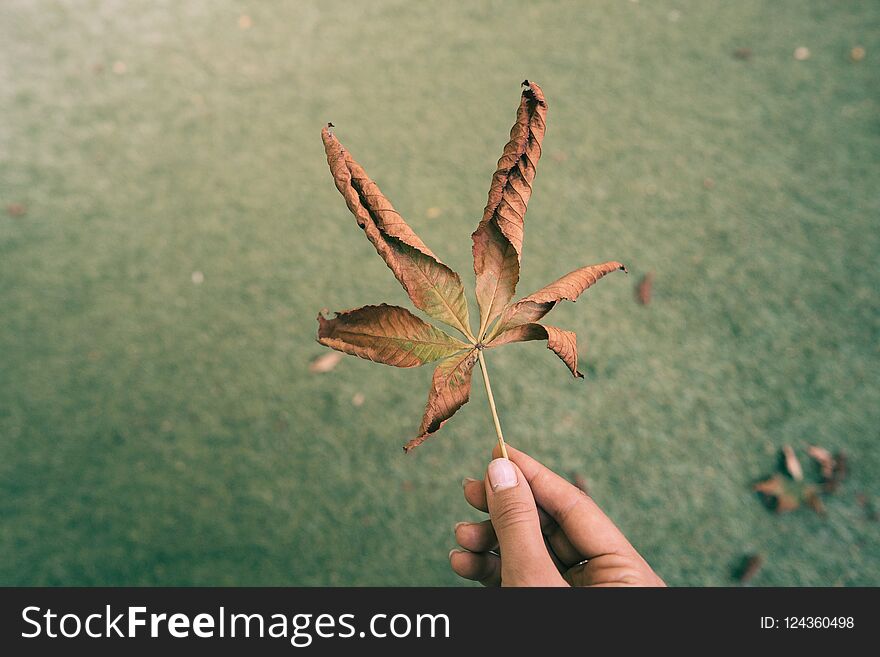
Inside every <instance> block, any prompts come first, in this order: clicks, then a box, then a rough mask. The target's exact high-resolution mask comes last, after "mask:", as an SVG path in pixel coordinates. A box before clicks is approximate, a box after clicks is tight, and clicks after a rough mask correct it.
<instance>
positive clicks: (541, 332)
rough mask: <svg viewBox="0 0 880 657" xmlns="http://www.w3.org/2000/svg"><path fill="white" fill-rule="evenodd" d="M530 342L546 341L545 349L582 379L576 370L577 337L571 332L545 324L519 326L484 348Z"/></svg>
mask: <svg viewBox="0 0 880 657" xmlns="http://www.w3.org/2000/svg"><path fill="white" fill-rule="evenodd" d="M530 340H546V341H547V348H548V349H549V350H550V351H552V352H553V353H555V354H556V355H557V356H559V358H561V359H562V362H563V363H565V365H566V366H567V367H568V369H569V370H571V373H572V374H573V375H574V376H576V377H577V378H579V379H582V378H584V375H583V374H581V373H580V372H579V371H578V368H577V364H578V353H577V336H576V335H575V334H574V333H572V332H571V331H564V330H563V329H561V328H556V327H555V326H547V325H545V324H535V323H530V324H520V325H519V326H514V327H513V328H511V329H508V330H506V331H505V332H504V333H502V334H501V335H499V336H498V337H497V338H495V339H494V340H492V342H490V343H489V344H487V345H486V347H487V348H488V347H500V346H501V345H504V344H510V343H513V342H528V341H530Z"/></svg>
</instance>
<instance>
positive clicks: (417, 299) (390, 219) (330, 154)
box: [321, 124, 470, 337]
mask: <svg viewBox="0 0 880 657" xmlns="http://www.w3.org/2000/svg"><path fill="white" fill-rule="evenodd" d="M332 127H333V126H332V124H329V125H328V126H327V127H326V128H324V129H323V130H322V131H321V136H322V138H323V140H324V149H325V151H326V152H327V162H328V163H329V165H330V171H331V172H332V173H333V180H334V181H335V183H336V188H337V189H338V190H339V191H340V193H341V194H342V196H343V197H344V198H345V202H346V203H347V204H348V209H349V210H351V212H352V214H354V216H355V219H356V220H357V223H358V225H359V226H360V227H361V228H362V229H363V230H364V232H365V233H366V235H367V239H369V240H370V242H372V244H373V246H374V247H375V248H376V251H378V253H379V255H380V256H382V258H383V259H384V260H385V264H387V265H388V267H389V268H390V269H391V271H392V272H394V275H395V276H396V277H397V280H398V281H400V284H401V285H403V288H404V289H405V290H406V292H407V294H408V295H409V298H410V299H411V300H412V302H413V303H414V304H415V306H416V308H418V309H420V310H423V311H425V312H426V313H428V314H429V315H430V316H431V317H433V318H434V319H437V320H440V321H441V322H444V323H446V324H448V325H449V326H452V327H453V328H455V329H458V330H459V331H461V332H462V334H463V335H465V336H467V337H470V329H469V320H468V307H467V301H466V300H465V297H464V288H463V287H462V285H461V279H460V278H459V276H458V274H456V273H455V272H454V271H452V270H451V269H450V268H449V267H447V266H446V265H444V264H443V263H442V262H440V260H439V259H438V258H437V256H435V255H434V254H433V253H432V252H431V250H430V249H429V248H428V247H427V246H425V243H424V242H422V240H420V239H419V237H418V236H417V235H416V234H415V233H414V232H413V231H412V229H411V228H410V227H409V225H407V223H406V222H405V221H404V220H403V217H401V216H400V215H399V214H398V213H397V211H396V210H395V209H394V207H393V206H392V205H391V203H389V202H388V199H386V198H385V196H383V195H382V192H381V191H380V190H379V187H378V186H376V184H375V183H374V182H373V181H372V180H370V178H369V177H368V176H367V174H366V172H365V171H364V170H363V169H362V168H361V167H360V165H359V164H358V163H357V162H355V161H354V158H352V157H351V154H350V153H349V152H348V151H347V150H345V148H343V146H342V144H340V143H339V141H338V140H337V139H336V137H335V136H334V135H333V133H332V132H331V130H330V128H332Z"/></svg>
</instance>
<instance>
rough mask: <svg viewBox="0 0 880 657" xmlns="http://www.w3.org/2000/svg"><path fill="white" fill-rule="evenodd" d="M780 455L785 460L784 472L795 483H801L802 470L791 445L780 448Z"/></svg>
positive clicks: (802, 477) (802, 478)
mask: <svg viewBox="0 0 880 657" xmlns="http://www.w3.org/2000/svg"><path fill="white" fill-rule="evenodd" d="M782 455H783V457H784V459H785V471H786V472H788V474H789V476H791V478H792V479H794V480H795V481H803V480H804V470H803V468H801V462H800V461H799V460H798V457H797V455H796V454H795V453H794V450H793V449H792V448H791V445H783V446H782Z"/></svg>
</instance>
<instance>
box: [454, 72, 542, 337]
mask: <svg viewBox="0 0 880 657" xmlns="http://www.w3.org/2000/svg"><path fill="white" fill-rule="evenodd" d="M523 85H524V89H523V92H522V97H521V99H520V105H519V110H518V111H517V114H516V123H514V124H513V128H511V130H510V141H508V142H507V145H506V146H505V147H504V151H503V153H502V155H501V158H500V159H499V160H498V165H497V167H496V169H495V175H494V176H493V177H492V184H491V186H490V187H489V200H488V202H487V203H486V207H485V209H484V210H483V218H482V220H481V221H480V224H479V226H477V229H476V230H475V231H474V233H473V235H471V238H472V239H473V242H474V246H473V253H474V273H475V274H476V275H477V285H476V291H477V303H478V304H479V306H480V331H479V332H480V333H481V334H482V333H483V332H484V331H485V329H486V328H487V327H488V326H489V324H490V323H491V322H492V320H494V319H495V318H496V317H497V316H498V315H499V314H501V311H502V309H503V308H504V306H505V305H507V302H508V301H510V300H511V299H512V298H513V294H514V292H515V291H516V284H517V283H518V282H519V268H520V262H521V259H522V245H523V231H524V229H525V223H524V219H525V215H526V209H527V207H528V204H529V198H530V197H531V195H532V181H533V180H534V179H535V174H536V173H537V166H538V160H540V159H541V143H542V142H543V140H544V132H545V131H546V129H547V123H546V121H547V102H546V101H545V100H544V93H543V91H541V87H539V86H538V85H537V84H534V83H529V81H528V80H526V81H524V82H523Z"/></svg>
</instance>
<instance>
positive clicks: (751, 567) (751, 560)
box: [733, 554, 764, 584]
mask: <svg viewBox="0 0 880 657" xmlns="http://www.w3.org/2000/svg"><path fill="white" fill-rule="evenodd" d="M763 566H764V557H762V556H761V555H760V554H750V555H748V556H746V557H744V558H743V560H742V563H741V564H740V565H739V566H738V567H737V568H736V570H735V571H734V574H733V577H734V579H736V581H738V582H741V583H742V584H746V583H748V582H749V581H750V580H751V579H752V578H753V577H754V576H755V575H757V574H758V571H760V570H761V568H763Z"/></svg>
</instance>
